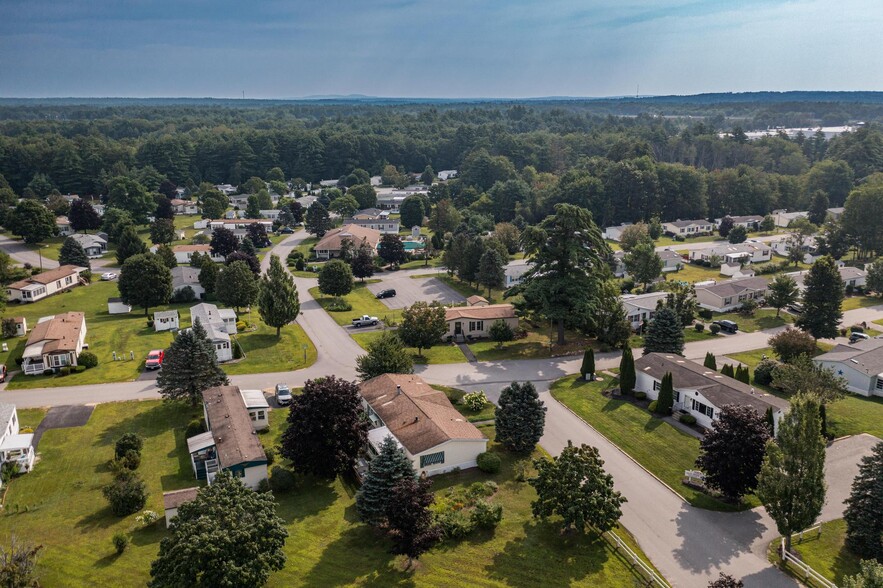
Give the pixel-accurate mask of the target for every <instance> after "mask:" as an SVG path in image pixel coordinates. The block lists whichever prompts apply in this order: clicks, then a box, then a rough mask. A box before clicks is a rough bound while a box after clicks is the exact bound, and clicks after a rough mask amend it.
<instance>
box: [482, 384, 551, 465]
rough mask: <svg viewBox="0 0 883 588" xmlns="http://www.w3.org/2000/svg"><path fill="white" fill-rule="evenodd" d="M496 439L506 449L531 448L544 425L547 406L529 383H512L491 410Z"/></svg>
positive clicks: (519, 449)
mask: <svg viewBox="0 0 883 588" xmlns="http://www.w3.org/2000/svg"><path fill="white" fill-rule="evenodd" d="M494 420H495V423H496V427H497V442H498V443H500V444H501V445H503V446H504V447H505V448H506V449H508V450H509V451H519V452H527V451H533V449H534V447H536V445H537V443H539V441H540V437H542V436H543V429H544V428H545V426H546V407H545V406H544V405H543V401H542V400H540V396H539V394H537V389H536V388H535V387H534V385H533V383H531V382H524V383H518V382H512V383H511V384H509V385H508V386H506V387H505V388H503V391H502V392H500V400H499V402H498V404H497V409H496V411H495V412H494Z"/></svg>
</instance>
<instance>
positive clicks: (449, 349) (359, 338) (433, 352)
mask: <svg viewBox="0 0 883 588" xmlns="http://www.w3.org/2000/svg"><path fill="white" fill-rule="evenodd" d="M382 333H383V331H366V332H364V333H354V334H353V335H352V338H353V339H355V341H356V343H358V344H359V345H360V346H361V347H362V349H368V343H370V342H371V341H373V340H374V339H377V338H378V337H380V335H381V334H382ZM407 349H408V350H409V351H410V352H411V359H413V360H414V363H417V364H438V363H466V357H465V356H464V355H463V352H462V351H460V348H459V347H457V346H456V345H451V344H449V343H439V344H438V345H435V346H433V347H431V348H429V349H424V350H423V355H417V349H416V348H414V347H408V348H407Z"/></svg>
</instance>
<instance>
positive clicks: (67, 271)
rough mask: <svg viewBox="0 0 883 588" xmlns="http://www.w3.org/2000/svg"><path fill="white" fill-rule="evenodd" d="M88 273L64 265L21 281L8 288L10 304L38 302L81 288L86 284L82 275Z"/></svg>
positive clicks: (81, 269) (83, 269) (84, 269)
mask: <svg viewBox="0 0 883 588" xmlns="http://www.w3.org/2000/svg"><path fill="white" fill-rule="evenodd" d="M85 271H87V270H86V268H84V267H79V266H76V265H63V266H61V267H57V268H55V269H53V270H49V271H45V272H43V273H42V274H37V275H36V276H31V277H29V278H25V279H24V280H19V281H18V282H14V283H12V284H9V285H8V286H6V298H7V300H9V302H36V301H37V300H42V299H43V298H46V297H48V296H52V295H53V294H57V293H58V292H61V291H62V290H68V289H70V288H74V287H76V286H80V285H82V284H84V283H85V282H84V281H83V280H81V279H80V274H81V273H83V272H85Z"/></svg>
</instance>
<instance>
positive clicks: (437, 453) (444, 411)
mask: <svg viewBox="0 0 883 588" xmlns="http://www.w3.org/2000/svg"><path fill="white" fill-rule="evenodd" d="M359 394H360V395H361V396H362V406H363V407H364V409H365V412H367V413H368V419H369V421H370V423H371V425H370V426H371V429H370V430H369V431H368V453H369V455H376V454H377V453H378V451H379V447H380V444H381V443H382V442H383V440H384V439H386V438H387V437H392V438H393V439H394V440H395V441H396V442H397V444H398V445H399V447H400V448H401V450H402V451H403V452H404V454H405V456H406V457H407V458H408V459H409V460H410V461H411V463H412V464H413V465H414V469H415V470H417V472H418V473H420V474H426V475H427V476H432V475H435V474H441V473H444V472H449V471H451V470H453V469H455V468H459V469H467V468H472V467H475V466H476V460H477V458H478V455H479V454H480V453H484V452H485V451H486V450H487V442H488V441H487V439H486V438H485V437H484V435H482V433H481V431H479V430H478V429H477V428H476V427H475V425H473V424H472V423H470V422H469V421H468V420H467V419H466V417H464V416H463V415H461V414H460V413H459V412H458V411H457V409H455V408H454V407H453V405H451V402H450V401H449V400H448V397H447V396H445V394H444V392H440V391H438V390H435V389H433V388H432V387H430V386H429V384H427V383H426V382H425V381H423V380H422V379H421V378H420V377H419V376H415V375H405V374H384V375H382V376H377V377H376V378H372V379H370V380H368V381H366V382H362V383H361V384H359Z"/></svg>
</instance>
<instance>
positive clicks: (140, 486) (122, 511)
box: [101, 472, 147, 517]
mask: <svg viewBox="0 0 883 588" xmlns="http://www.w3.org/2000/svg"><path fill="white" fill-rule="evenodd" d="M101 492H102V494H104V498H106V499H107V501H108V502H109V503H110V510H111V511H113V514H115V515H117V516H119V517H124V516H127V515H130V514H134V513H136V512H138V511H139V510H141V509H142V508H144V504H145V503H146V502H147V491H146V487H145V485H144V481H143V480H142V479H141V477H140V476H139V475H138V474H136V473H134V472H121V473H120V474H118V475H117V477H116V478H114V480H113V482H111V483H110V484H108V485H107V486H105V487H104V488H102V490H101Z"/></svg>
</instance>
